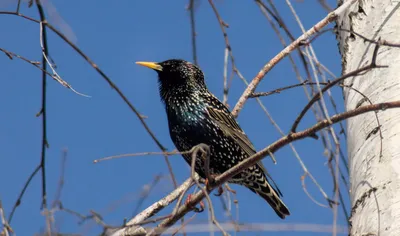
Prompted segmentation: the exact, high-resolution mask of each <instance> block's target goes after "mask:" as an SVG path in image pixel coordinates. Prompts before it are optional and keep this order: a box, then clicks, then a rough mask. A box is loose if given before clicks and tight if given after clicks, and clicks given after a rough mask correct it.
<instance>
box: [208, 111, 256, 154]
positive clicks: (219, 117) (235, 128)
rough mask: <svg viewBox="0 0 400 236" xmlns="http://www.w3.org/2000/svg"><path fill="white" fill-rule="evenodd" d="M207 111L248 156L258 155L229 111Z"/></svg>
mask: <svg viewBox="0 0 400 236" xmlns="http://www.w3.org/2000/svg"><path fill="white" fill-rule="evenodd" d="M207 111H208V114H209V115H210V117H211V118H212V119H213V120H214V121H215V122H217V123H218V125H219V126H220V127H221V130H222V132H224V134H226V135H227V136H230V137H232V138H233V139H234V140H235V141H236V142H237V144H238V145H239V146H240V147H241V148H242V149H243V150H244V151H245V152H246V154H247V155H249V156H251V155H253V154H255V153H256V149H255V148H254V146H253V144H252V143H251V142H250V140H249V138H248V137H247V135H246V134H245V133H244V132H243V130H242V129H241V128H240V127H239V125H238V123H237V122H236V120H235V118H233V116H232V114H230V112H229V111H222V110H219V109H216V108H212V107H207Z"/></svg>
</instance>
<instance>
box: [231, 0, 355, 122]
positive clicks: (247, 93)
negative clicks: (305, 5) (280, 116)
mask: <svg viewBox="0 0 400 236" xmlns="http://www.w3.org/2000/svg"><path fill="white" fill-rule="evenodd" d="M357 1H358V0H349V1H346V2H345V3H343V4H342V5H341V6H340V7H338V8H337V9H336V10H334V11H333V12H331V13H329V14H328V15H327V16H326V17H325V18H324V19H322V20H321V21H320V22H318V23H317V24H315V25H314V26H313V27H311V28H310V29H309V30H308V31H307V32H306V33H305V34H303V35H301V36H300V37H299V38H297V39H296V40H295V41H293V42H292V43H291V44H290V45H289V46H287V47H286V48H285V49H283V50H282V51H281V52H280V53H279V54H278V55H276V56H275V57H274V58H272V59H271V60H270V62H268V63H267V64H265V65H264V67H263V68H262V69H261V70H260V72H258V74H257V75H256V76H255V77H254V79H253V80H252V81H251V83H250V84H249V86H247V88H246V90H245V91H244V92H243V94H242V96H241V97H240V98H239V101H238V102H237V103H236V106H235V108H234V109H233V111H232V114H233V115H234V116H235V117H236V116H238V114H239V112H240V110H241V109H242V108H243V106H244V103H245V102H246V101H247V99H248V98H249V96H250V94H252V93H253V92H254V91H255V89H256V88H257V86H258V84H259V83H260V82H261V80H262V79H263V78H264V76H265V74H266V73H267V72H269V71H270V70H271V69H272V68H273V67H274V66H275V65H276V64H277V63H278V62H280V61H281V60H282V59H283V58H284V57H286V56H287V55H288V54H289V53H291V52H292V51H293V50H295V49H296V48H297V47H298V46H299V45H300V44H301V42H303V41H304V40H305V39H307V38H309V37H310V36H311V35H313V34H315V33H317V32H318V31H319V30H321V29H322V28H323V27H325V26H326V25H328V24H329V23H330V22H332V21H334V20H335V19H336V18H337V17H338V16H339V15H340V14H341V13H342V12H343V11H344V10H345V9H346V8H348V7H349V6H351V5H352V4H354V3H355V2H357Z"/></svg>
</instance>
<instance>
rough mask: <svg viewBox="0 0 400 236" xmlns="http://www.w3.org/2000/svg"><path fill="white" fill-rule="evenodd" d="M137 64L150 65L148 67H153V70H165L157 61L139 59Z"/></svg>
mask: <svg viewBox="0 0 400 236" xmlns="http://www.w3.org/2000/svg"><path fill="white" fill-rule="evenodd" d="M136 64H138V65H141V66H145V67H148V68H150V69H153V70H158V71H162V70H163V68H162V66H160V65H159V64H157V63H156V62H146V61H138V62H136Z"/></svg>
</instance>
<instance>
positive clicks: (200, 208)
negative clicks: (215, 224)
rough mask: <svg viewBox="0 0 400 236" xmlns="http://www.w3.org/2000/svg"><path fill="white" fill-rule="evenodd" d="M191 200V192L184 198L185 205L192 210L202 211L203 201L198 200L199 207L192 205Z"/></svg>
mask: <svg viewBox="0 0 400 236" xmlns="http://www.w3.org/2000/svg"><path fill="white" fill-rule="evenodd" d="M191 200H192V194H188V196H187V198H186V200H185V205H188V206H189V207H190V208H192V209H193V211H194V212H197V213H200V212H203V211H204V203H203V201H200V203H199V205H200V207H196V206H192V203H191Z"/></svg>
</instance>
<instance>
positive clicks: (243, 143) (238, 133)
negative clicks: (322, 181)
mask: <svg viewBox="0 0 400 236" xmlns="http://www.w3.org/2000/svg"><path fill="white" fill-rule="evenodd" d="M207 112H208V114H209V115H210V117H211V118H212V119H213V120H214V121H215V122H217V123H218V125H219V126H220V127H221V130H222V132H224V134H225V135H227V136H230V137H232V138H233V139H234V140H235V141H236V143H237V144H238V145H239V146H240V147H241V148H242V149H243V150H244V151H245V152H246V154H247V155H248V156H252V155H254V154H255V153H256V149H255V147H254V146H253V144H252V143H251V142H250V140H249V138H248V137H247V135H246V134H245V133H244V132H243V130H242V129H241V128H240V127H239V124H238V123H237V122H236V120H235V118H234V117H233V116H232V114H231V113H230V112H229V110H228V109H227V108H226V110H225V111H224V110H220V109H216V108H213V107H207ZM257 165H258V166H259V167H260V168H261V169H262V170H263V172H264V173H265V174H266V176H267V177H268V178H269V179H270V180H271V182H272V183H273V185H274V187H275V191H276V192H277V193H278V195H279V196H282V193H281V191H280V190H279V188H278V186H277V184H276V183H275V181H274V180H273V179H272V177H271V176H270V174H269V173H268V172H267V170H266V169H265V167H264V165H263V163H262V162H261V161H260V162H258V163H257Z"/></svg>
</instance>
